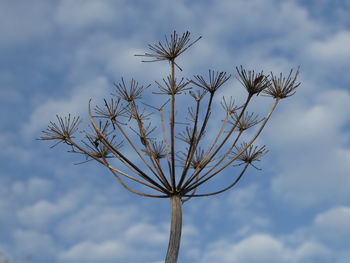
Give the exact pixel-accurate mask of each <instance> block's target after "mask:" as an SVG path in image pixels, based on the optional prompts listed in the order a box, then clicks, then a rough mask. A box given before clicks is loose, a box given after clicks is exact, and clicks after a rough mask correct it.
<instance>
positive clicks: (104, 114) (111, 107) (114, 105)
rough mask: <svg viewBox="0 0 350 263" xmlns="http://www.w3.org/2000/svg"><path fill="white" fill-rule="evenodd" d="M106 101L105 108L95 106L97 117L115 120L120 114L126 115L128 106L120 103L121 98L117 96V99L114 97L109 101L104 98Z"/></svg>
mask: <svg viewBox="0 0 350 263" xmlns="http://www.w3.org/2000/svg"><path fill="white" fill-rule="evenodd" d="M104 102H105V105H104V108H101V107H99V106H96V107H95V113H96V114H97V115H96V116H95V117H97V118H106V119H110V120H115V119H116V118H117V117H119V116H123V117H125V113H126V108H125V107H124V106H123V105H122V104H121V103H120V98H117V100H113V98H112V99H111V100H110V101H109V102H107V100H105V99H104Z"/></svg>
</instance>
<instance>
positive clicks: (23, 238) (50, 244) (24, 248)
mask: <svg viewBox="0 0 350 263" xmlns="http://www.w3.org/2000/svg"><path fill="white" fill-rule="evenodd" d="M13 238H14V241H15V247H16V248H17V251H18V252H19V253H21V254H22V253H25V254H26V255H36V258H47V257H49V258H52V257H53V256H54V253H55V251H56V250H55V243H54V241H53V239H52V237H51V236H50V235H48V234H45V233H40V232H36V231H33V230H22V229H18V230H15V231H14V233H13Z"/></svg>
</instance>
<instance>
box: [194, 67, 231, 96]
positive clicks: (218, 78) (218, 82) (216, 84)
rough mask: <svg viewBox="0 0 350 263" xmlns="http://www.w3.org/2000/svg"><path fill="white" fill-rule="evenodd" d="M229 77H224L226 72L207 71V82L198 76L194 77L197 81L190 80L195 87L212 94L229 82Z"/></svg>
mask: <svg viewBox="0 0 350 263" xmlns="http://www.w3.org/2000/svg"><path fill="white" fill-rule="evenodd" d="M230 77H231V75H229V76H226V72H215V71H212V70H209V80H208V81H206V80H205V79H204V77H202V76H200V75H196V76H194V78H195V79H196V80H197V81H194V80H191V82H192V83H193V84H195V85H196V86H198V87H200V88H202V89H204V90H206V91H208V92H210V93H212V94H214V93H215V91H217V90H218V88H220V87H221V86H222V85H223V84H224V83H225V82H226V81H227V80H229V79H230Z"/></svg>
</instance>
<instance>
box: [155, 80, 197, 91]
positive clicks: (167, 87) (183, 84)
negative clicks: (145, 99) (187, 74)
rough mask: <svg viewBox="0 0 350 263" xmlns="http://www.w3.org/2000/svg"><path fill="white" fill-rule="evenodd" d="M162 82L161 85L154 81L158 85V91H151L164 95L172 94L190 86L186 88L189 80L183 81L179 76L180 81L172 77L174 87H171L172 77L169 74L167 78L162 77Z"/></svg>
mask: <svg viewBox="0 0 350 263" xmlns="http://www.w3.org/2000/svg"><path fill="white" fill-rule="evenodd" d="M163 82H164V84H165V86H163V85H161V84H160V83H159V82H157V81H156V84H157V85H158V88H159V90H160V92H153V93H154V94H166V95H172V94H173V93H174V95H176V94H181V92H183V91H185V90H190V89H191V88H186V86H187V85H188V83H189V81H184V78H181V80H180V81H177V79H176V78H175V79H174V82H175V83H174V84H175V85H174V89H173V88H172V83H171V82H172V79H171V76H168V77H167V79H163Z"/></svg>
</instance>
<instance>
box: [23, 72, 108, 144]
mask: <svg viewBox="0 0 350 263" xmlns="http://www.w3.org/2000/svg"><path fill="white" fill-rule="evenodd" d="M110 86H111V85H110V84H109V83H108V81H107V79H106V78H105V77H96V78H92V79H89V78H88V79H87V80H86V82H84V83H82V84H80V85H77V86H75V87H74V88H73V89H72V92H71V93H70V94H68V95H66V97H63V98H50V99H48V100H47V101H44V102H41V103H39V104H38V105H37V107H36V108H35V109H34V110H33V112H32V113H31V115H30V118H29V121H28V122H27V123H25V124H24V127H23V135H24V136H25V137H26V138H32V137H33V136H34V135H35V134H39V131H40V130H43V127H47V125H48V123H49V121H50V120H51V121H53V122H56V121H57V120H56V118H55V115H56V114H58V115H59V116H68V114H69V113H71V114H72V116H79V115H80V116H87V113H88V103H89V99H90V98H94V100H93V101H92V103H94V102H96V101H99V99H101V98H103V96H104V95H106V94H108V91H109V89H110ZM92 108H93V106H92Z"/></svg>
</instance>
